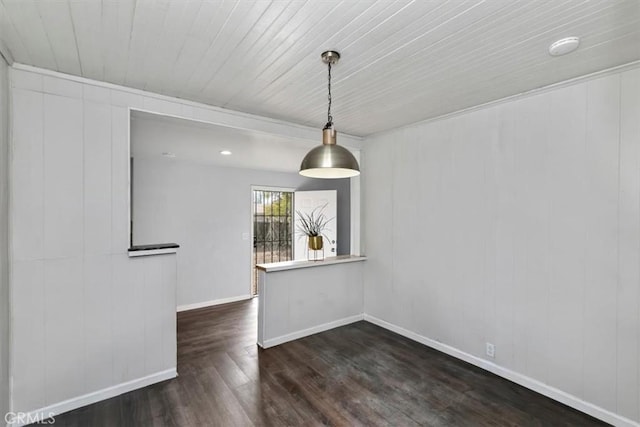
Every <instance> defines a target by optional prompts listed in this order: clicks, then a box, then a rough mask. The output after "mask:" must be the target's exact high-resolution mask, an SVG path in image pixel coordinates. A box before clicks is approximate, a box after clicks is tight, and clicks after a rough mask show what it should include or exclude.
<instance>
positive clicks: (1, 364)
mask: <svg viewBox="0 0 640 427" xmlns="http://www.w3.org/2000/svg"><path fill="white" fill-rule="evenodd" d="M8 82H9V69H8V67H7V63H6V62H5V61H4V58H3V57H2V56H1V55H0V416H3V417H4V414H5V413H7V412H8V411H9V409H10V398H9V342H10V337H9V320H10V318H9V238H8V237H9V173H8V165H9V85H8ZM0 422H1V421H0Z"/></svg>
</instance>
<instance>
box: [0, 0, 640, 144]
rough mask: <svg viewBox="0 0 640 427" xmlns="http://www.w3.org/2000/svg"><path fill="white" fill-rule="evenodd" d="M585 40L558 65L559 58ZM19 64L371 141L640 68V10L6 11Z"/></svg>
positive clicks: (418, 4) (176, 3)
mask: <svg viewBox="0 0 640 427" xmlns="http://www.w3.org/2000/svg"><path fill="white" fill-rule="evenodd" d="M570 35H571V36H573V35H576V36H580V37H582V43H581V46H580V49H579V50H578V51H576V52H575V53H573V54H571V55H568V56H565V57H551V56H549V55H548V53H547V48H548V46H549V44H550V43H551V42H553V41H555V40H556V39H558V38H561V37H566V36H570ZM0 49H2V51H3V52H4V55H5V56H8V57H10V58H9V59H10V60H11V59H13V60H14V61H15V62H19V63H23V64H28V65H34V66H37V67H42V68H47V69H51V70H55V71H60V72H63V73H69V74H74V75H78V76H83V77H87V78H91V79H96V80H102V81H107V82H111V83H115V84H120V85H124V86H129V87H133V88H138V89H144V90H148V91H151V92H156V93H161V94H166V95H170V96H176V97H180V98H185V99H190V100H194V101H200V102H204V103H206V104H210V105H216V106H221V107H226V108H230V109H234V110H239V111H244V112H249V113H255V114H259V115H263V116H267V117H273V118H277V119H283V120H287V121H291V122H295V123H300V124H306V125H312V126H314V127H321V126H322V125H323V124H324V122H325V121H326V68H325V66H324V65H323V64H322V63H321V61H320V53H321V52H322V51H323V50H327V49H335V50H338V51H340V52H341V53H342V60H341V61H340V63H339V64H338V65H337V66H336V67H335V69H334V88H333V89H334V90H333V93H334V111H333V112H334V114H333V116H334V118H335V122H336V127H337V129H338V130H339V131H341V132H345V133H350V134H353V135H360V136H364V135H368V134H371V133H374V132H378V131H383V130H387V129H391V128H395V127H398V126H401V125H405V124H408V123H412V122H416V121H420V120H423V119H427V118H432V117H436V116H439V115H442V114H445V113H448V112H452V111H457V110H460V109H464V108H466V107H470V106H474V105H478V104H483V103H486V102H489V101H492V100H496V99H500V98H503V97H506V96H509V95H514V94H517V93H521V92H524V91H528V90H531V89H534V88H537V87H541V86H545V85H549V84H552V83H555V82H559V81H562V80H566V79H569V78H572V77H576V76H580V75H584V74H588V73H592V72H595V71H599V70H602V69H606V68H610V67H613V66H616V65H621V64H625V63H629V62H632V61H636V60H639V59H640V1H638V0H616V1H614V0H592V1H581V0H566V1H561V0H547V1H543V0H530V1H514V0H486V1H480V0H470V1H462V0H457V1H448V2H445V1H436V0H431V1H426V0H415V1H409V0H400V1H390V0H379V1H375V0H362V1H350V0H349V1H347V0H344V1H341V0H308V1H303V0H290V1H284V0H274V1H267V0H234V1H227V0H224V1H223V0H217V1H214V0H137V1H136V0H103V1H100V0H93V1H92V0H85V1H81V0H75V1H72V0H56V1H45V0H42V1H33V0H0Z"/></svg>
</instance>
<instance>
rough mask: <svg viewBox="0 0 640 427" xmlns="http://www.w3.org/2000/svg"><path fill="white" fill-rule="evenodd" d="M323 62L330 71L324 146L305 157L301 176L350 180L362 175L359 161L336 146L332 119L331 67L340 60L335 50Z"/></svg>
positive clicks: (328, 52) (330, 51) (323, 131)
mask: <svg viewBox="0 0 640 427" xmlns="http://www.w3.org/2000/svg"><path fill="white" fill-rule="evenodd" d="M321 56H322V62H324V63H325V64H327V67H328V69H329V84H328V88H329V95H328V97H327V98H328V100H329V108H328V110H327V124H326V125H325V126H324V129H322V145H321V146H319V147H315V148H314V149H312V150H311V151H309V152H308V153H307V155H306V156H304V159H302V164H301V165H300V175H302V176H306V177H310V178H349V177H352V176H357V175H360V167H359V166H358V161H357V160H356V158H355V157H353V154H351V152H350V151H349V150H347V149H346V148H344V147H341V146H339V145H337V144H336V133H337V132H336V130H335V129H334V127H333V117H331V66H332V65H334V64H336V63H337V62H338V60H339V59H340V54H339V53H338V52H336V51H333V50H328V51H326V52H323V53H322V55H321Z"/></svg>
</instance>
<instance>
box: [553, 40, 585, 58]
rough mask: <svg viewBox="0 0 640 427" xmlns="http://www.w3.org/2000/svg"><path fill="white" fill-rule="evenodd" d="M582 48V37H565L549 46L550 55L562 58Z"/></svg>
mask: <svg viewBox="0 0 640 427" xmlns="http://www.w3.org/2000/svg"><path fill="white" fill-rule="evenodd" d="M578 46H580V37H565V38H563V39H560V40H558V41H556V42H554V43H552V44H551V46H549V55H551V56H561V55H566V54H567V53H571V52H573V51H574V50H576V49H577V48H578Z"/></svg>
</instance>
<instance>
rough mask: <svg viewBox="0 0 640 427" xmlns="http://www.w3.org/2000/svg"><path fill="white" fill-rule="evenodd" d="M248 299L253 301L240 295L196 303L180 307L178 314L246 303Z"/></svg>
mask: <svg viewBox="0 0 640 427" xmlns="http://www.w3.org/2000/svg"><path fill="white" fill-rule="evenodd" d="M247 299H251V295H249V294H247V295H240V296H237V297H231V298H220V299H214V300H211V301H203V302H196V303H194V304H184V305H179V306H178V308H177V310H178V312H181V311H188V310H196V309H198V308H205V307H211V306H214V305H220V304H227V303H230V302H236V301H244V300H247Z"/></svg>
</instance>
